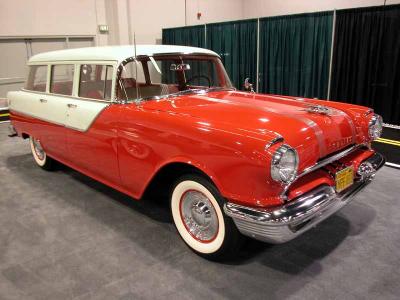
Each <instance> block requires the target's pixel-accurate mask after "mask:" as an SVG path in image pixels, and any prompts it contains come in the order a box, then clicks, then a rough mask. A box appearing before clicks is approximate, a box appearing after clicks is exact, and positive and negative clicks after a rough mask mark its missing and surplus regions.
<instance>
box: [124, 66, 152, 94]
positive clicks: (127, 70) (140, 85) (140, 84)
mask: <svg viewBox="0 0 400 300" xmlns="http://www.w3.org/2000/svg"><path fill="white" fill-rule="evenodd" d="M145 71H146V70H145V69H144V68H143V63H142V62H136V61H131V62H129V63H127V64H126V65H124V66H123V68H122V72H121V78H120V79H121V82H120V83H121V84H118V91H117V95H118V98H120V99H129V100H133V99H137V98H142V97H148V96H151V95H149V94H148V93H146V91H145V87H150V86H151V85H150V84H148V83H147V82H146V73H145Z"/></svg>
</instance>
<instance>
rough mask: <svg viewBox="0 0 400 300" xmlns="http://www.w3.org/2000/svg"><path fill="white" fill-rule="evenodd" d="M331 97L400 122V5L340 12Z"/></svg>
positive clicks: (391, 120)
mask: <svg viewBox="0 0 400 300" xmlns="http://www.w3.org/2000/svg"><path fill="white" fill-rule="evenodd" d="M330 98H331V99H336V100H339V101H345V102H349V103H355V104H360V105H365V106H369V107H372V108H374V110H375V111H376V112H377V113H379V114H381V115H382V117H383V119H384V122H388V123H392V124H400V5H393V6H386V7H383V6H378V7H368V8H358V9H348V10H339V11H337V15H336V28H335V44H334V51H333V64H332V83H331V97H330Z"/></svg>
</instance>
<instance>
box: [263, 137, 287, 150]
mask: <svg viewBox="0 0 400 300" xmlns="http://www.w3.org/2000/svg"><path fill="white" fill-rule="evenodd" d="M277 134H278V133H277ZM283 141H284V139H283V137H282V136H281V135H280V134H278V136H277V137H276V138H273V139H272V140H271V141H270V142H268V143H267V144H266V145H265V150H268V149H269V148H270V147H271V146H273V145H275V144H276V143H279V142H283Z"/></svg>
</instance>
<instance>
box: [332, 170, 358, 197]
mask: <svg viewBox="0 0 400 300" xmlns="http://www.w3.org/2000/svg"><path fill="white" fill-rule="evenodd" d="M335 182H336V192H338V193H339V192H341V191H343V190H345V189H347V188H348V187H349V186H351V185H352V184H353V182H354V170H353V167H347V168H345V169H343V170H340V171H339V172H337V173H336V175H335Z"/></svg>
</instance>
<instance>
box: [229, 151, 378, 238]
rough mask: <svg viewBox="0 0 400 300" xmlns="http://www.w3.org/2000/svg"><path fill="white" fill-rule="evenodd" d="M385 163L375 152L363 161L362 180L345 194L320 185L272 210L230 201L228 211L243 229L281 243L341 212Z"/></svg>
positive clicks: (255, 235)
mask: <svg viewBox="0 0 400 300" xmlns="http://www.w3.org/2000/svg"><path fill="white" fill-rule="evenodd" d="M384 163H385V159H384V157H383V156H382V155H381V154H379V153H375V154H374V155H372V156H371V157H369V158H368V159H367V160H365V161H363V162H362V163H361V164H360V167H359V169H358V170H357V175H358V180H357V181H356V182H355V183H354V184H353V185H352V186H351V187H350V188H349V189H347V190H345V191H344V192H342V193H336V191H335V189H334V188H333V187H331V186H328V185H323V186H319V187H317V188H315V189H313V190H312V191H310V192H308V193H306V194H304V195H302V196H300V197H299V198H297V199H295V200H293V201H291V202H289V203H287V204H285V205H282V206H280V207H279V208H275V209H272V210H263V209H255V208H251V207H246V206H241V205H237V204H233V203H229V202H228V203H226V204H225V206H224V211H225V213H226V214H227V215H228V216H230V217H232V218H233V220H234V222H235V224H236V226H237V228H238V229H239V231H240V232H241V233H242V234H244V235H246V236H249V237H252V238H254V239H257V240H261V241H264V242H269V243H273V244H280V243H284V242H287V241H290V240H292V239H294V238H295V237H297V236H299V235H300V234H302V233H303V232H305V231H307V230H309V229H311V228H312V227H314V226H315V225H317V224H318V223H319V222H321V221H323V220H324V219H326V218H328V217H329V216H330V215H332V214H334V213H335V212H337V211H338V210H339V209H341V208H342V207H343V206H345V205H346V204H347V203H349V202H350V201H351V200H352V198H353V196H354V195H355V194H357V193H358V192H359V191H360V190H362V189H363V188H364V187H365V186H366V185H367V184H368V183H370V182H371V180H372V179H373V177H374V176H375V173H376V171H377V170H378V169H380V168H381V167H382V166H383V164H384Z"/></svg>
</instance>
